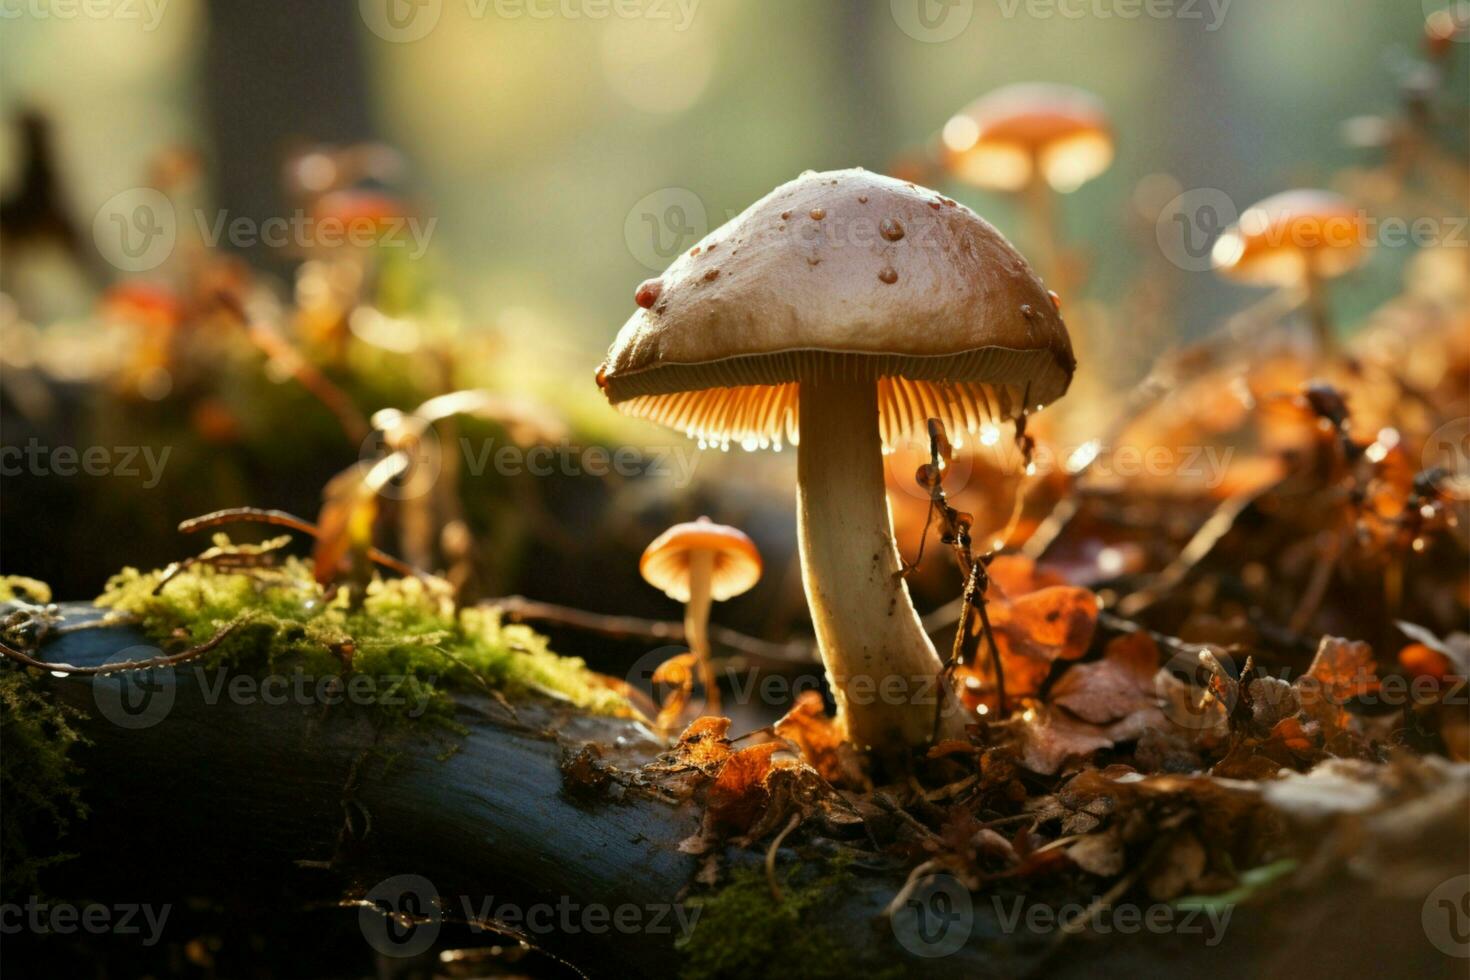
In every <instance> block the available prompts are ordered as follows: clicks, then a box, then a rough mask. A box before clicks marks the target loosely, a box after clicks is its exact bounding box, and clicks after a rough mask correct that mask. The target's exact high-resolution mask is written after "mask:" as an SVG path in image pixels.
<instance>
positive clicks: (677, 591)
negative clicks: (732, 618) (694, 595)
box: [638, 517, 761, 602]
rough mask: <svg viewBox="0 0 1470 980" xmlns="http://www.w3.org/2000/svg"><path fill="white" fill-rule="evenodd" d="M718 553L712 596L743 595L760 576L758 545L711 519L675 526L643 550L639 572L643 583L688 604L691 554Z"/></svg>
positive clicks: (711, 588) (731, 528) (711, 587)
mask: <svg viewBox="0 0 1470 980" xmlns="http://www.w3.org/2000/svg"><path fill="white" fill-rule="evenodd" d="M695 551H713V552H714V553H715V562H714V576H713V578H712V580H711V582H710V595H711V596H712V597H713V598H714V599H715V600H716V601H717V602H723V601H724V600H726V599H729V598H732V597H734V596H737V595H740V593H742V592H745V591H747V590H748V589H750V587H751V586H753V585H755V583H756V582H759V581H760V577H761V555H760V552H759V551H757V550H756V547H755V542H754V541H751V540H750V538H749V537H747V536H746V535H745V532H743V531H741V530H740V529H738V528H733V527H728V526H726V525H724V524H716V523H714V522H713V521H711V520H710V519H709V518H708V517H701V518H700V519H699V520H697V521H690V522H688V523H685V524H675V525H674V526H673V527H671V528H669V529H668V530H667V531H665V532H664V533H663V534H660V535H659V536H658V537H656V538H654V539H653V541H652V543H650V544H649V546H648V547H647V548H645V549H644V550H643V557H642V558H641V559H639V561H638V571H639V572H640V573H641V574H642V575H643V579H644V581H646V582H647V583H648V584H649V585H652V586H653V587H654V588H656V589H660V590H662V591H663V593H664V594H665V595H667V596H668V597H669V598H670V599H674V600H676V601H678V602H688V601H689V555H690V553H691V552H695Z"/></svg>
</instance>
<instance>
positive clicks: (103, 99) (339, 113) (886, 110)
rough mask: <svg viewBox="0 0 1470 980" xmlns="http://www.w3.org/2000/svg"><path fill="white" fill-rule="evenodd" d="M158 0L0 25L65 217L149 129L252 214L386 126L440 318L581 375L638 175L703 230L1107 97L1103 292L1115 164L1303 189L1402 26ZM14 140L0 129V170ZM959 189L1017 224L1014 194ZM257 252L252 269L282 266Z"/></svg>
mask: <svg viewBox="0 0 1470 980" xmlns="http://www.w3.org/2000/svg"><path fill="white" fill-rule="evenodd" d="M395 2H396V0H395ZM155 3H163V7H162V9H161V11H160V13H159V14H158V16H157V21H156V26H153V27H151V28H149V26H148V25H149V23H150V17H149V14H148V11H147V8H146V7H145V6H144V5H142V4H141V3H140V4H139V6H138V18H137V19H119V18H102V19H86V18H77V19H60V18H58V17H31V16H25V15H21V16H14V17H7V18H6V19H5V20H0V39H3V40H0V44H3V52H4V58H3V60H0V107H3V109H4V111H5V114H6V115H7V116H9V115H12V114H13V113H14V112H15V111H16V110H17V109H19V108H20V107H22V106H30V107H36V108H39V109H40V110H42V111H43V112H45V113H46V114H48V115H49V116H50V117H51V118H52V119H53V120H54V122H55V124H56V134H55V135H56V143H57V150H58V155H59V163H60V167H61V170H62V172H63V174H64V177H65V179H66V181H67V185H68V187H69V188H70V193H71V196H72V198H73V205H74V207H75V209H76V212H77V213H78V214H79V215H84V216H90V215H92V214H93V213H95V211H96V209H97V208H98V207H99V206H100V205H101V204H102V203H103V202H104V201H106V200H107V199H108V198H109V197H110V196H112V195H113V194H115V193H117V192H118V191H120V190H122V189H124V188H128V187H132V186H135V185H137V184H138V182H139V180H140V179H141V176H142V174H143V173H144V172H145V170H146V168H147V166H148V163H149V161H150V159H151V158H152V156H153V155H154V154H155V153H157V152H158V150H159V148H160V147H161V146H165V145H168V144H170V143H174V144H187V145H190V146H196V147H198V148H200V149H201V150H202V151H203V152H204V154H205V156H206V159H207V164H206V166H205V168H204V172H205V174H206V181H207V190H206V196H207V197H208V198H209V199H210V200H211V202H212V204H213V206H216V207H218V208H222V209H227V210H229V211H230V213H231V214H241V215H247V216H253V217H255V218H264V217H266V216H268V215H273V214H282V213H286V212H287V207H288V205H287V203H286V202H285V201H283V200H282V199H281V193H282V192H281V189H280V188H281V180H280V167H281V162H282V159H283V157H284V154H285V152H286V150H287V148H288V147H290V146H291V145H292V144H297V143H301V142H304V141H317V140H321V141H327V142H334V143H345V142H351V141H357V140H364V139H379V140H382V141H384V142H386V143H388V144H389V145H392V146H394V147H396V148H398V149H399V150H400V151H401V152H402V153H403V155H404V157H405V159H406V161H407V164H408V166H407V174H408V180H407V182H408V184H409V186H411V187H412V188H413V190H414V196H415V200H416V201H417V202H418V203H419V204H420V205H421V207H422V208H423V210H424V212H425V213H426V214H427V215H430V216H432V217H435V218H437V219H438V221H437V225H436V226H435V228H434V232H433V239H432V246H433V250H432V255H433V262H434V263H435V266H436V268H437V270H438V271H439V273H440V276H441V283H442V285H443V286H444V288H445V290H446V291H447V293H448V294H450V295H452V296H453V297H455V299H456V301H457V302H458V304H459V305H460V308H461V313H462V316H463V318H464V320H465V322H466V323H467V324H468V325H484V326H493V327H498V328H500V329H502V330H504V331H505V332H506V334H507V335H508V337H509V339H510V341H511V342H512V343H519V342H523V341H524V342H529V343H530V344H531V346H533V349H534V356H535V359H536V360H537V361H538V362H540V363H545V358H546V356H547V354H548V351H549V350H551V349H553V348H554V349H555V350H556V351H557V352H558V353H560V354H562V355H563V356H564V357H565V358H566V365H565V366H566V369H567V370H568V371H569V372H570V373H569V374H568V375H567V376H568V377H570V378H576V379H577V380H578V382H580V381H581V380H583V379H584V378H585V377H586V376H588V372H590V371H591V369H592V367H593V366H594V365H595V363H596V362H597V360H598V359H599V358H600V356H601V354H602V351H603V350H604V349H605V346H606V342H607V341H608V340H609V339H610V337H611V335H612V333H613V332H614V331H615V330H616V328H617V326H618V325H619V324H620V323H621V322H622V320H623V319H624V318H625V317H626V314H627V311H628V310H629V308H630V306H629V297H630V296H631V290H632V287H633V285H634V284H636V283H637V282H638V281H639V280H640V279H642V278H643V277H645V276H646V275H648V274H649V270H648V269H646V268H645V267H644V265H643V264H641V263H640V262H639V259H638V257H636V256H635V255H634V254H632V253H633V250H632V249H630V247H629V245H628V244H627V242H626V241H625V235H624V231H625V223H626V219H627V218H628V215H629V212H630V210H631V209H633V208H634V206H635V205H636V204H637V203H638V202H639V201H640V199H642V198H644V197H645V196H646V195H648V194H650V193H652V192H656V191H658V190H660V189H664V188H684V189H688V190H690V191H692V192H693V193H694V194H695V195H697V196H698V198H699V199H700V201H701V202H702V203H703V205H704V207H705V209H706V212H707V223H708V225H709V227H714V226H716V225H718V224H719V223H720V222H721V221H722V220H723V219H724V217H725V216H726V215H727V214H728V213H734V212H738V211H739V210H741V209H742V208H744V207H745V206H746V205H747V204H749V203H750V202H751V201H753V200H754V199H756V198H757V197H759V196H760V195H762V194H764V193H765V192H766V191H767V190H769V189H770V188H771V187H773V186H775V185H776V184H778V183H780V182H782V181H785V180H788V179H790V178H791V177H794V176H795V175H796V174H797V173H798V172H800V171H801V170H803V169H807V168H812V169H818V170H822V169H831V168H837V167H845V166H865V167H867V168H869V169H873V170H879V171H885V170H888V169H890V167H891V164H892V163H893V161H894V160H895V159H896V158H898V157H900V156H901V155H902V154H903V153H904V152H905V151H908V150H911V149H913V148H915V147H918V146H922V145H923V144H924V143H925V142H926V141H928V140H929V139H931V138H932V136H933V134H934V133H935V132H937V130H938V129H939V127H940V126H942V125H943V123H944V121H945V120H946V119H947V118H948V117H949V116H950V114H952V113H953V112H955V111H956V110H957V109H958V108H959V107H960V106H962V105H964V104H965V103H967V102H969V101H970V100H971V99H973V98H975V97H976V96H978V95H980V94H982V93H984V92H986V91H988V90H990V89H992V88H994V87H996V86H999V85H1002V84H1006V83H1008V82H1013V81H1030V80H1041V81H1057V82H1063V83H1069V84H1074V85H1078V86H1081V87H1083V88H1086V89H1090V90H1092V91H1094V92H1096V93H1097V94H1098V95H1100V96H1101V97H1102V98H1103V100H1104V101H1105V102H1106V103H1107V105H1108V107H1109V110H1110V112H1111V114H1112V117H1113V120H1114V123H1115V125H1116V129H1117V137H1118V151H1117V153H1118V155H1117V160H1116V162H1115V163H1114V165H1113V166H1112V168H1111V169H1110V170H1109V171H1108V172H1107V173H1106V174H1104V175H1103V176H1102V177H1101V178H1100V179H1098V180H1097V181H1094V182H1092V183H1090V184H1088V185H1087V186H1086V187H1084V188H1082V189H1080V190H1079V191H1078V192H1077V193H1075V194H1073V195H1071V198H1070V199H1069V200H1067V202H1066V205H1065V208H1064V220H1065V222H1066V225H1067V228H1068V231H1069V234H1070V235H1071V237H1072V238H1073V240H1075V241H1078V242H1082V243H1085V244H1087V245H1088V246H1090V247H1091V248H1092V249H1093V250H1094V251H1095V252H1096V261H1097V263H1098V264H1097V266H1096V268H1095V270H1094V272H1095V274H1094V275H1093V277H1092V282H1093V287H1092V288H1093V289H1094V290H1096V291H1097V292H1099V293H1100V294H1101V295H1102V296H1103V297H1107V296H1108V293H1109V291H1112V292H1113V293H1114V294H1116V293H1117V292H1118V291H1120V290H1122V289H1124V288H1126V285H1127V283H1128V281H1129V273H1130V271H1131V270H1132V269H1133V268H1135V267H1136V266H1137V264H1138V263H1139V262H1141V261H1144V260H1146V259H1147V256H1145V255H1141V254H1140V250H1139V248H1138V247H1137V243H1132V242H1126V241H1120V231H1121V230H1122V229H1124V228H1125V227H1126V224H1127V220H1126V219H1127V216H1128V213H1129V207H1130V196H1131V194H1132V193H1133V191H1134V189H1135V186H1136V185H1137V183H1138V181H1139V179H1140V178H1142V177H1144V176H1146V175H1148V174H1153V173H1165V174H1169V175H1171V176H1172V177H1173V178H1174V179H1175V180H1176V181H1177V183H1178V186H1179V188H1180V189H1190V188H1206V187H1209V188H1219V189H1220V190H1223V191H1224V192H1225V193H1226V194H1228V195H1229V196H1230V197H1231V198H1232V199H1234V200H1235V201H1236V202H1237V204H1239V205H1240V206H1242V207H1243V206H1244V205H1245V204H1246V203H1249V202H1251V201H1255V200H1258V199H1259V198H1261V197H1264V196H1266V195H1267V194H1269V193H1272V192H1273V191H1275V190H1277V189H1279V188H1281V187H1284V186H1312V185H1318V184H1325V183H1327V178H1328V175H1330V174H1331V173H1332V172H1333V171H1334V170H1336V169H1337V168H1339V167H1341V166H1343V165H1345V164H1347V163H1350V162H1352V161H1353V160H1354V159H1355V157H1359V156H1361V152H1360V151H1355V150H1353V149H1352V148H1350V147H1348V146H1346V145H1345V144H1344V141H1343V139H1342V137H1341V133H1340V127H1341V124H1342V122H1343V121H1344V120H1345V119H1347V118H1349V117H1352V116H1355V115H1360V114H1363V113H1368V112H1373V111H1375V110H1378V111H1382V110H1387V109H1390V108H1391V107H1392V105H1393V103H1394V100H1395V94H1394V93H1395V84H1396V82H1397V72H1398V71H1399V70H1400V68H1401V66H1402V64H1403V63H1405V62H1407V61H1408V60H1409V59H1411V58H1412V57H1414V56H1416V55H1417V45H1418V43H1419V38H1420V36H1421V34H1422V25H1423V20H1424V14H1425V11H1424V9H1422V8H1421V5H1420V3H1418V2H1417V0H1396V2H1390V3H1384V2H1351V0H1294V2H1292V3H1289V4H1288V3H1275V2H1262V0H1233V2H1229V3H1225V4H1220V3H1217V4H1216V6H1214V7H1213V8H1212V7H1211V6H1210V5H1209V4H1207V3H1204V2H1200V3H1198V4H1194V5H1192V6H1191V9H1190V10H1189V11H1188V12H1187V16H1176V17H1167V18H1160V19H1155V18H1150V17H1148V16H1140V17H1137V18H1136V19H1123V18H1121V17H1119V16H1110V17H1100V16H1097V15H1096V14H1094V13H1088V14H1086V15H1085V16H1080V17H1072V16H1064V15H1063V14H1062V13H1061V12H1053V13H1051V15H1050V16H1032V15H1031V14H1030V13H1028V10H1031V9H1037V10H1046V9H1048V8H1046V7H1036V8H1032V7H1028V5H1027V4H1026V3H1024V2H1021V3H1020V5H1019V6H1017V5H1015V4H1012V3H1009V2H1001V0H975V2H974V3H972V4H971V3H966V2H961V3H960V4H959V5H957V6H956V7H955V8H954V11H955V12H954V13H953V14H952V15H951V16H956V17H960V16H964V15H965V14H966V13H968V17H969V19H968V21H967V22H966V24H965V26H964V28H963V30H961V31H960V33H959V34H958V35H957V36H956V37H954V38H952V39H950V40H947V41H942V42H938V43H928V42H925V41H921V40H916V39H915V38H914V37H911V36H909V34H907V33H905V31H904V30H903V29H902V28H901V27H900V25H899V24H898V22H897V19H896V18H895V16H894V10H893V9H892V8H891V7H890V4H889V3H887V2H884V0H848V2H823V3H791V2H787V0H697V2H696V0H685V3H686V5H687V4H692V10H691V7H690V6H685V7H683V8H682V9H681V8H680V6H679V5H677V4H675V3H674V2H673V0H669V2H668V3H667V4H666V5H664V6H665V7H666V9H667V14H668V16H667V19H654V18H651V17H641V18H631V19H626V18H619V17H616V16H609V17H605V18H603V19H593V18H591V17H588V16H583V17H579V18H575V19H574V18H571V17H564V16H552V17H546V18H540V17H533V16H530V14H529V13H523V14H521V15H520V16H511V17H507V16H501V15H499V14H497V7H496V5H495V4H493V3H490V4H486V5H477V4H474V3H471V2H468V0H445V2H442V4H441V3H439V2H437V0H434V2H431V3H430V4H429V5H428V8H426V9H425V11H424V12H423V13H421V14H419V15H418V16H419V17H421V18H427V17H430V16H435V17H437V20H436V22H435V23H434V25H433V27H432V29H430V30H429V31H428V33H427V34H426V35H425V36H423V37H422V38H419V39H417V40H413V41H406V42H393V41H388V40H384V39H383V38H382V37H380V36H378V35H377V34H375V33H374V32H373V31H372V30H371V29H370V28H369V27H368V25H367V22H366V18H365V15H364V13H363V11H364V10H366V9H368V8H371V7H372V6H373V5H374V4H373V3H371V2H369V3H366V4H364V5H362V6H359V4H356V3H350V2H330V3H312V4H301V3H296V2H292V0H259V2H253V3H249V4H236V3H227V2H223V0H219V2H213V3H211V2H206V0H155ZM377 5H378V6H386V3H385V2H379V3H378V4H377ZM408 6H409V5H407V4H405V7H408ZM1112 6H1113V5H1109V4H1103V5H1101V6H1100V7H1099V10H1101V11H1102V12H1103V13H1107V12H1108V11H1110V10H1111V9H1112ZM1175 6H1176V7H1177V8H1178V9H1179V10H1180V11H1181V12H1184V9H1185V5H1184V4H1183V3H1180V4H1177V5H1175ZM544 7H545V8H546V9H552V10H555V9H558V8H556V7H555V6H553V5H552V4H550V3H547V4H545V5H544ZM580 7H581V5H580V4H578V3H576V2H572V3H571V6H570V7H569V9H572V10H578V9H580ZM21 9H24V8H17V10H21ZM509 9H511V10H515V9H518V8H516V7H514V6H512V7H511V8H509ZM592 9H595V4H594V5H593V7H592ZM1077 9H1082V10H1090V9H1091V8H1090V7H1079V8H1077ZM1120 9H1121V8H1120ZM686 11H688V12H689V13H688V16H687V23H686V13H685V12H686ZM1008 12H1013V13H1012V15H1011V16H1008V15H1007V14H1008ZM1458 85H1459V87H1460V88H1461V89H1464V88H1465V87H1466V85H1467V79H1465V78H1463V77H1462V78H1461V79H1460V81H1459V83H1458ZM15 139H16V134H15V132H14V130H13V129H11V128H6V130H5V131H4V132H3V133H0V147H3V148H4V152H0V167H3V168H4V169H0V186H4V185H5V184H7V183H9V181H10V180H11V179H12V178H13V177H14V174H15V167H16V165H17V161H16V152H15V149H16V147H15ZM1304 161H1305V162H1304ZM961 191H963V195H962V196H963V199H964V200H966V203H969V204H971V205H973V206H974V207H976V208H977V209H978V210H979V211H980V213H981V214H983V215H985V216H987V217H988V218H990V220H991V221H992V222H993V223H995V224H996V225H998V226H999V227H1000V228H1001V229H1002V231H1005V232H1006V233H1007V234H1009V235H1011V236H1012V237H1015V238H1017V240H1018V241H1019V240H1020V239H1021V236H1022V232H1023V228H1022V226H1021V223H1020V222H1019V220H1018V218H1017V216H1016V215H1015V213H1014V205H1013V202H1012V201H1011V200H1009V199H1008V198H1006V197H1004V196H992V197H987V196H986V195H984V194H982V193H979V192H975V191H965V190H964V189H963V188H957V189H956V188H952V189H951V192H952V193H955V194H960V193H961ZM696 227H697V224H696ZM1150 231H1151V229H1150ZM701 233H702V230H701ZM694 237H695V238H697V237H698V236H697V235H696V236H694ZM692 240H693V239H690V241H692ZM258 251H259V252H260V253H261V254H257V255H251V256H249V258H250V260H251V262H252V264H257V265H261V266H265V267H270V266H271V265H274V264H278V263H279V261H280V256H279V255H272V254H268V250H267V249H264V248H261V249H259V250H258ZM1402 251H1403V250H1398V254H1396V253H1394V251H1393V250H1387V249H1384V250H1380V253H1381V254H1380V255H1379V256H1378V257H1377V260H1376V261H1375V263H1374V264H1373V265H1372V266H1370V267H1369V268H1368V269H1367V270H1365V271H1364V272H1363V273H1362V274H1361V275H1359V276H1357V277H1356V278H1355V279H1354V280H1353V281H1352V282H1351V283H1346V284H1344V287H1345V288H1343V289H1341V290H1340V291H1339V295H1338V297H1337V302H1338V303H1339V304H1340V306H1341V308H1342V310H1343V312H1344V314H1346V315H1345V316H1344V319H1345V320H1346V321H1348V322H1351V320H1352V315H1351V314H1352V312H1353V311H1355V310H1363V309H1366V308H1368V307H1369V306H1371V305H1372V304H1373V303H1374V302H1375V301H1379V300H1381V299H1382V298H1383V297H1384V296H1385V295H1387V294H1389V293H1391V292H1392V290H1393V289H1394V288H1396V285H1397V275H1398V271H1399V270H1398V267H1397V266H1398V263H1399V262H1400V261H1401V260H1402V259H1403V257H1404V256H1403V255H1402V254H1401V253H1402ZM1177 279H1178V283H1177V285H1178V288H1179V289H1180V291H1181V293H1182V294H1183V295H1182V297H1181V306H1180V313H1181V316H1180V319H1179V322H1180V324H1181V330H1182V331H1184V332H1186V333H1187V332H1188V331H1190V330H1197V331H1203V330H1204V329H1205V327H1206V326H1208V324H1209V323H1210V322H1211V321H1212V319H1213V318H1214V317H1215V316H1217V315H1219V314H1222V313H1224V312H1226V311H1228V310H1229V309H1231V308H1234V307H1236V306H1239V305H1240V304H1241V302H1242V300H1241V298H1240V297H1241V296H1242V295H1248V294H1244V293H1242V291H1241V290H1240V289H1239V288H1238V287H1232V286H1229V285H1227V284H1224V283H1221V282H1220V281H1218V280H1217V279H1216V277H1214V276H1213V275H1212V274H1210V273H1209V272H1207V271H1206V272H1186V271H1183V270H1178V271H1177ZM76 302H77V309H76V310H74V311H73V312H81V311H85V310H86V309H87V307H88V302H87V298H86V297H85V296H80V295H79V296H77V297H76ZM1123 341H1124V344H1125V345H1126V341H1127V338H1123ZM1139 353H1142V352H1139ZM558 367H560V365H558Z"/></svg>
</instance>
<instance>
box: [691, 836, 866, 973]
mask: <svg viewBox="0 0 1470 980" xmlns="http://www.w3.org/2000/svg"><path fill="white" fill-rule="evenodd" d="M779 877H781V878H782V880H781V901H780V902H777V901H776V900H775V899H773V898H772V897H771V891H770V885H769V884H768V882H767V881H766V875H765V869H764V868H762V867H759V866H749V867H742V868H737V869H735V870H734V871H733V872H731V875H730V882H729V884H727V885H726V886H725V887H723V888H721V889H720V890H719V891H717V892H714V893H713V894H711V895H708V896H704V897H697V898H692V899H690V904H691V905H695V906H698V907H699V909H700V913H699V920H698V922H697V923H696V925H695V928H694V931H693V932H692V933H691V934H690V935H689V936H688V937H686V938H685V939H682V940H680V942H679V948H680V951H681V953H682V955H683V960H684V962H683V968H682V970H681V971H680V972H681V974H682V976H684V977H685V980H722V978H733V977H774V978H783V977H791V978H793V980H797V978H823V977H833V978H850V977H854V976H871V975H872V971H871V970H868V969H866V968H864V967H863V966H862V965H861V964H859V963H857V962H856V958H855V957H854V956H853V953H852V944H850V943H846V942H844V941H843V939H842V938H841V937H839V936H836V935H834V934H833V933H832V932H831V931H829V929H828V928H827V925H826V924H827V923H830V921H831V920H830V916H829V913H830V910H831V907H832V905H833V903H834V902H835V900H836V898H837V896H838V895H839V894H840V893H841V890H842V889H843V888H844V886H845V884H846V883H847V881H848V879H849V877H850V874H849V872H848V871H847V870H846V868H845V867H844V866H843V864H842V863H841V862H836V863H832V864H823V865H819V866H815V867H814V866H811V865H803V866H801V867H798V868H796V869H794V870H792V871H789V872H787V873H786V874H785V875H784V876H779Z"/></svg>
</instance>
